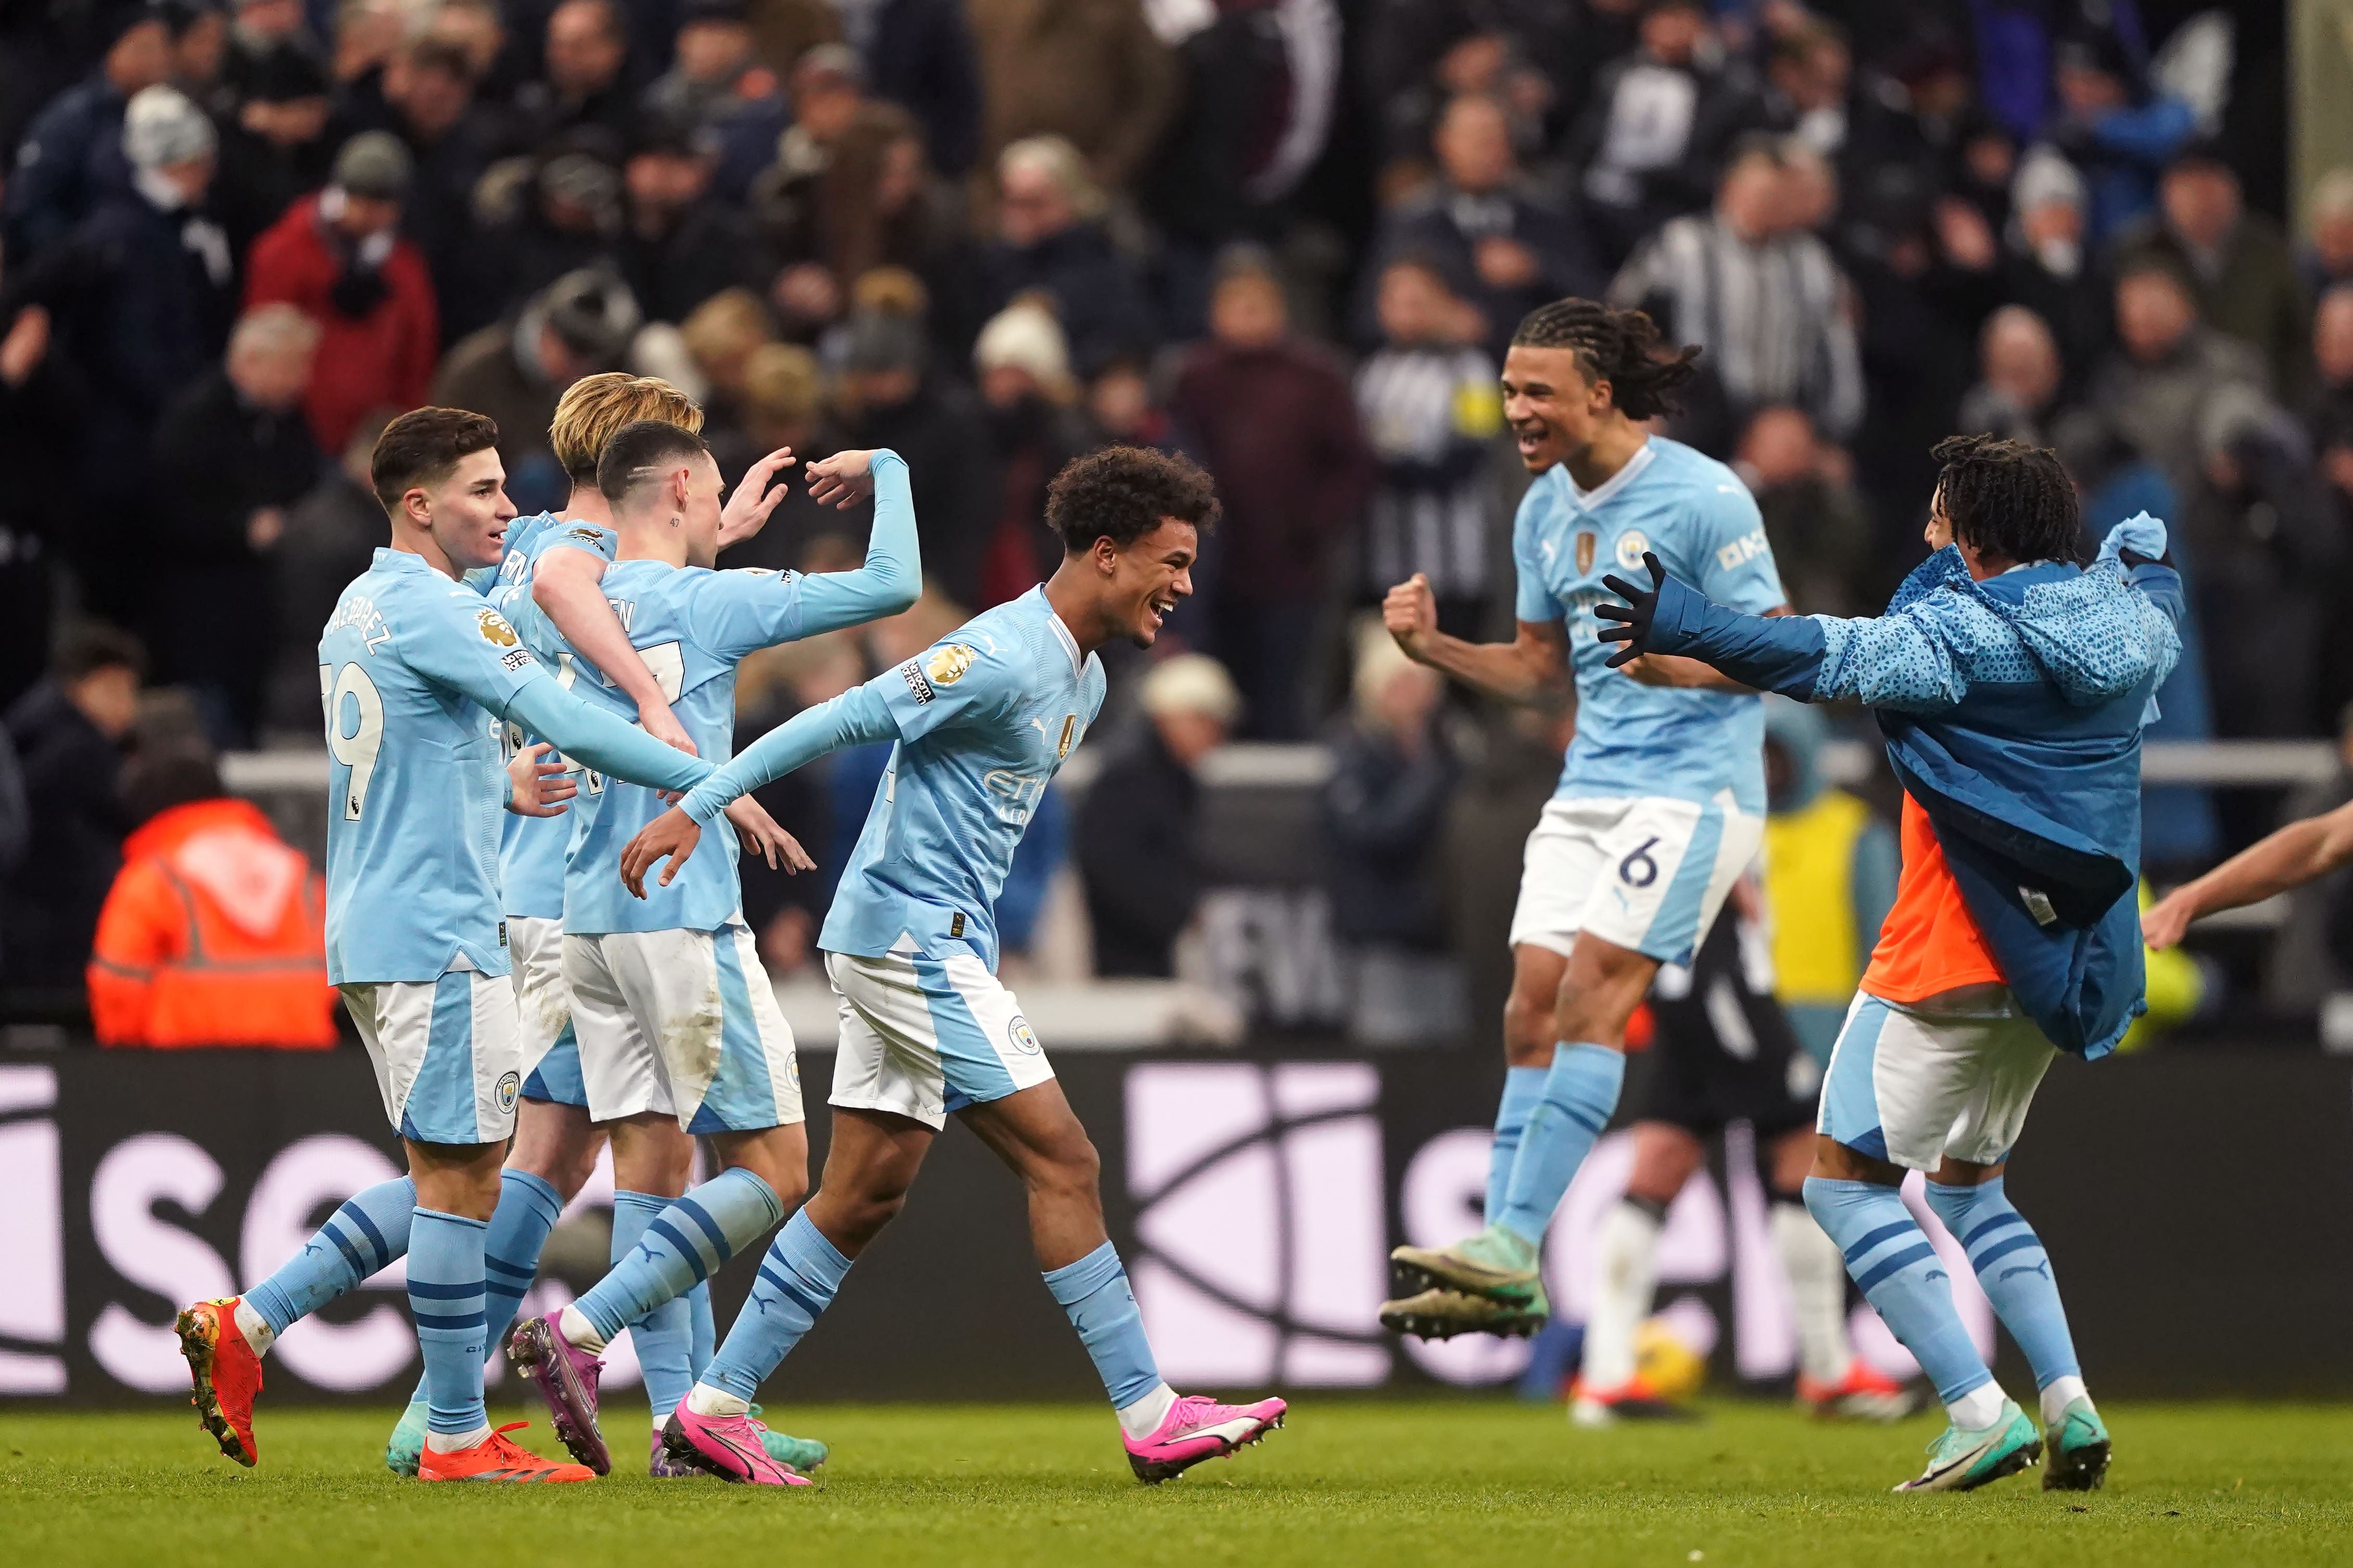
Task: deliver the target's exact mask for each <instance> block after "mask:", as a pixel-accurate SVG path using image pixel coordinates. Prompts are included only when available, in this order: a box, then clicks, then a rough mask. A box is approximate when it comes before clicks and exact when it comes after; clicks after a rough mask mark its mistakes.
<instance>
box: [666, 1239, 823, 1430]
mask: <svg viewBox="0 0 2353 1568" xmlns="http://www.w3.org/2000/svg"><path fill="white" fill-rule="evenodd" d="M847 1273H849V1258H844V1257H843V1256H842V1255H841V1252H840V1250H839V1248H837V1247H835V1246H834V1245H833V1243H831V1242H829V1241H828V1240H827V1239H826V1238H825V1237H824V1235H823V1234H822V1233H821V1232H819V1231H818V1228H817V1226H816V1225H815V1224H814V1223H813V1222H812V1221H811V1220H810V1219H809V1216H808V1210H807V1209H803V1210H801V1211H800V1212H799V1213H798V1214H797V1215H793V1217H792V1218H791V1219H790V1220H788V1221H787V1222H786V1225H785V1228H784V1229H782V1230H780V1231H778V1232H777V1233H776V1240H774V1241H772V1242H770V1243H769V1244H768V1255H767V1256H766V1257H765V1258H761V1259H760V1277H759V1278H758V1279H754V1281H752V1298H751V1300H748V1301H746V1302H744V1310H742V1311H740V1312H738V1313H736V1314H735V1326H734V1327H733V1328H731V1329H729V1330H728V1331H727V1340H726V1342H725V1343H724V1344H722V1345H721V1346H720V1347H719V1353H718V1354H717V1355H716V1356H714V1357H712V1362H711V1365H710V1366H709V1367H708V1368H706V1369H705V1370H704V1372H703V1373H702V1379H701V1381H702V1382H703V1383H706V1384H710V1385H711V1386H712V1387H713V1388H720V1389H724V1390H726V1391H727V1392H728V1393H730V1394H733V1395H735V1397H737V1398H738V1399H750V1398H753V1397H754V1395H756V1394H758V1393H759V1392H760V1384H762V1383H763V1382H765V1380H766V1378H767V1376H768V1374H769V1373H772V1372H774V1371H776V1363H778V1362H781V1361H783V1360H784V1359H785V1357H786V1355H787V1354H789V1353H790V1352H791V1351H792V1348H793V1347H794V1346H795V1345H797V1344H798V1343H800V1342H801V1336H802V1335H804V1334H806V1333H807V1332H808V1331H809V1330H810V1329H811V1328H812V1327H814V1326H815V1325H816V1323H817V1321H818V1317H820V1316H821V1315H822V1314H823V1313H824V1311H825V1310H826V1308H827V1307H828V1306H830V1305H831V1304H832V1302H833V1293H834V1292H835V1291H836V1290H839V1289H841V1279H842V1276H843V1275H845V1274H847Z"/></svg>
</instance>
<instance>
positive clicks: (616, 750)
mask: <svg viewBox="0 0 2353 1568" xmlns="http://www.w3.org/2000/svg"><path fill="white" fill-rule="evenodd" d="M502 712H503V716H504V717H506V718H508V719H511V720H512V721H514V722H516V723H518V724H520V725H522V727H523V728H524V729H525V730H527V731H530V732H531V733H533V734H534V735H539V736H543V737H544V738H545V739H546V740H548V741H549V742H553V743H554V746H555V747H556V749H557V750H559V751H561V752H563V753H564V754H565V756H567V757H569V758H571V759H572V760H573V761H574V762H575V763H586V764H587V765H588V766H590V767H592V768H595V769H596V771H597V772H598V773H610V774H611V775H612V776H613V777H615V778H617V779H625V780H627V781H628V783H630V784H644V785H646V786H647V787H649V788H650V789H665V790H684V789H691V788H692V787H693V786H694V785H696V784H700V783H702V781H703V780H704V779H705V778H707V777H709V776H710V774H711V772H712V767H711V764H710V763H706V762H703V761H702V759H700V758H698V757H696V756H694V755H693V754H691V752H681V751H678V750H675V749H674V748H672V747H670V746H668V745H666V744H664V743H663V742H660V741H658V740H656V739H655V738H654V737H653V736H652V735H649V734H648V733H647V732H646V731H643V730H640V729H638V727H637V726H636V725H635V724H630V723H626V722H624V721H621V720H619V719H617V718H615V717H614V716H613V715H612V714H610V713H607V712H606V711H605V710H603V709H601V708H598V707H596V706H595V705H593V704H591V703H589V702H587V701H586V700H582V699H581V698H578V697H575V696H574V695H573V694H572V693H571V692H569V691H566V690H565V689H564V688H562V687H561V686H558V685H557V684H555V681H554V679H553V678H552V677H550V676H549V675H548V674H547V673H546V671H544V670H543V669H540V668H538V667H536V666H533V676H532V679H528V680H526V681H524V682H522V685H520V686H518V687H517V688H516V689H515V692H514V695H513V696H512V697H510V698H509V699H508V700H507V702H506V705H505V708H504V709H503V710H502Z"/></svg>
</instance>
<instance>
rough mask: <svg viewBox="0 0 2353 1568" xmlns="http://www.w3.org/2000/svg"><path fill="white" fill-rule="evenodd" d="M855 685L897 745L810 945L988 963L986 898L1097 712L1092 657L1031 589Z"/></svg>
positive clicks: (992, 910)
mask: <svg viewBox="0 0 2353 1568" xmlns="http://www.w3.org/2000/svg"><path fill="white" fill-rule="evenodd" d="M869 689H871V690H879V691H880V692H881V697H882V701H883V703H884V705H885V706H886V707H887V708H889V710H890V712H891V718H892V721H893V722H894V723H895V724H896V725H897V726H898V730H899V743H898V745H897V746H895V747H894V748H892V753H891V763H890V766H889V767H887V768H886V769H884V770H883V773H882V779H881V783H880V784H877V785H876V786H875V790H874V802H873V805H871V807H870V808H869V809H868V812H867V816H866V828H865V831H864V832H862V833H860V835H859V836H858V845H857V847H856V848H855V849H853V850H852V851H851V852H850V857H849V865H848V866H846V867H844V868H843V869H842V875H841V885H840V888H839V890H838V891H837V892H836V893H835V894H834V900H833V907H832V909H831V910H829V911H828V913H827V915H826V918H825V929H824V930H823V931H821V932H820V933H819V934H818V946H819V947H821V948H823V949H825V950H826V951H827V952H841V953H850V954H854V955H857V956H860V957H866V958H876V957H880V956H881V955H882V954H883V953H886V952H902V953H903V952H913V953H917V954H920V955H922V956H924V957H928V958H946V957H950V956H953V955H955V954H958V953H969V954H971V955H972V956H973V957H975V958H977V959H979V960H980V961H981V962H982V963H985V964H987V966H988V967H989V968H990V969H991V970H992V971H993V970H995V969H996V967H997V916H996V907H997V893H998V891H999V890H1000V889H1003V887H1004V886H1005V876H1006V872H1007V871H1008V869H1009V868H1011V866H1012V864H1013V852H1014V850H1015V849H1016V848H1018V847H1019V845H1020V843H1021V835H1022V831H1023V830H1024V829H1025V828H1027V827H1028V826H1029V817H1030V814H1031V813H1032V812H1033V811H1034V810H1035V809H1036V807H1037V804H1038V798H1039V795H1042V794H1043V793H1044V791H1045V788H1046V785H1047V783H1048V782H1049V781H1050V780H1051V779H1052V778H1053V776H1054V774H1055V773H1057V772H1058V771H1060V768H1061V765H1062V763H1063V762H1064V760H1065V759H1067V758H1068V757H1069V756H1070V754H1071V748H1072V747H1074V746H1076V745H1077V744H1078V743H1079V741H1080V739H1081V738H1082V736H1084V735H1085V734H1086V732H1087V728H1088V726H1090V725H1092V723H1093V722H1094V721H1095V715H1096V714H1097V713H1099V712H1100V711H1102V709H1103V660H1101V659H1100V658H1096V657H1095V656H1094V655H1093V654H1087V655H1084V656H1083V657H1082V655H1081V654H1080V652H1079V645H1078V642H1077V641H1076V639H1074V638H1073V637H1071V632H1070V628H1069V627H1067V626H1064V625H1063V624H1062V621H1061V617H1060V616H1057V615H1055V614H1054V608H1053V606H1052V605H1050V604H1049V603H1048V602H1047V599H1046V591H1045V589H1044V588H1042V587H1039V588H1032V589H1031V590H1030V591H1029V592H1028V593H1027V594H1024V595H1021V596H1020V597H1019V598H1018V599H1015V600H1012V601H1010V602H1009V603H1007V604H1003V605H997V607H996V608H995V609H993V610H989V611H987V612H986V613H984V614H982V615H980V616H976V617H974V618H973V619H972V620H970V621H968V622H966V623H965V625H964V626H962V627H961V628H959V629H958V630H956V631H955V632H954V633H952V634H951V635H950V636H949V637H947V638H946V640H944V641H943V642H940V643H938V644H935V645H934V647H932V648H930V649H929V650H928V651H927V652H925V653H923V655H922V656H921V657H919V658H911V659H909V660H908V661H907V662H906V663H904V664H902V665H900V666H898V667H896V668H892V669H888V670H885V671H883V672H882V674H881V675H879V676H877V677H876V678H875V679H874V680H873V681H872V682H871V683H870V686H869ZM704 837H705V839H706V840H707V839H708V838H709V837H710V835H709V834H707V833H706V834H705V835H704ZM723 837H724V836H723ZM690 866H691V863H690Z"/></svg>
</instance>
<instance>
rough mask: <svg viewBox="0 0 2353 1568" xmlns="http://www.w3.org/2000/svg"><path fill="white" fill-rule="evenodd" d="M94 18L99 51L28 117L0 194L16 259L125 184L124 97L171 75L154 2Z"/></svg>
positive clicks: (1, 229)
mask: <svg viewBox="0 0 2353 1568" xmlns="http://www.w3.org/2000/svg"><path fill="white" fill-rule="evenodd" d="M100 18H101V26H103V27H104V28H105V32H106V53H105V54H104V55H103V56H102V57H101V58H100V60H99V63H98V66H97V68H96V69H94V70H92V71H91V72H90V75H89V76H87V77H85V78H84V79H82V80H81V81H79V83H77V84H75V85H74V86H72V87H70V88H68V89H66V90H65V91H64V92H61V93H59V94H58V96H57V97H56V98H54V99H52V100H49V102H48V103H47V105H46V106H44V107H43V108H42V109H41V110H40V111H39V112H38V113H37V114H35V115H34V116H33V120H32V123H31V124H29V125H27V126H26V128H25V137H24V140H23V142H20V143H19V144H18V146H17V148H16V160H15V162H14V163H13V165H12V166H11V168H10V170H9V174H8V182H7V189H6V193H5V197H0V233H4V234H5V239H6V244H7V247H8V250H9V252H10V254H12V255H14V256H16V257H17V258H20V259H23V260H30V259H31V258H33V256H34V255H35V254H36V253H37V252H38V251H39V250H40V249H41V248H42V247H45V246H47V245H51V244H54V243H56V242H57V241H58V240H60V239H63V238H64V237H66V236H67V235H68V234H69V233H70V232H71V231H72V229H73V228H74V226H76V225H77V224H79V223H80V222H81V221H82V219H84V218H86V217H88V216H90V214H91V213H92V212H94V211H96V210H97V207H98V204H99V201H100V198H101V197H103V196H105V195H109V194H110V193H111V192H114V191H118V190H121V189H124V188H127V187H128V186H129V184H130V183H131V168H130V165H129V163H128V162H127V161H126V160H125V158H124V156H123V150H122V121H123V115H124V113H125V112H126V111H127V110H128V109H129V107H130V103H131V100H132V98H134V97H136V96H137V95H138V94H139V93H141V92H143V91H144V90H146V89H148V88H151V87H155V86H158V85H160V84H162V83H164V82H165V81H167V80H169V79H171V75H172V68H173V64H174V61H173V58H172V34H171V25H170V22H169V20H168V18H167V16H166V14H165V11H164V7H163V6H162V5H152V4H151V5H113V6H110V7H106V8H104V9H103V10H101V11H100Z"/></svg>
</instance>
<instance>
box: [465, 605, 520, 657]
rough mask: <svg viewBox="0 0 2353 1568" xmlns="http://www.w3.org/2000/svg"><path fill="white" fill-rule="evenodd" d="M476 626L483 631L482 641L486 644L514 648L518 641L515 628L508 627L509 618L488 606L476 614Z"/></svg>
mask: <svg viewBox="0 0 2353 1568" xmlns="http://www.w3.org/2000/svg"><path fill="white" fill-rule="evenodd" d="M474 625H475V626H478V627H480V629H481V633H482V640H483V641H484V642H486V643H493V644H495V645H497V646H498V647H514V645H515V643H516V641H517V640H518V639H517V638H516V637H515V633H514V627H512V626H509V625H507V618H506V617H505V616H502V615H501V614H499V613H498V612H497V611H496V610H493V609H491V608H489V607H488V606H485V607H483V608H481V609H480V610H477V611H475V612H474Z"/></svg>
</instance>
